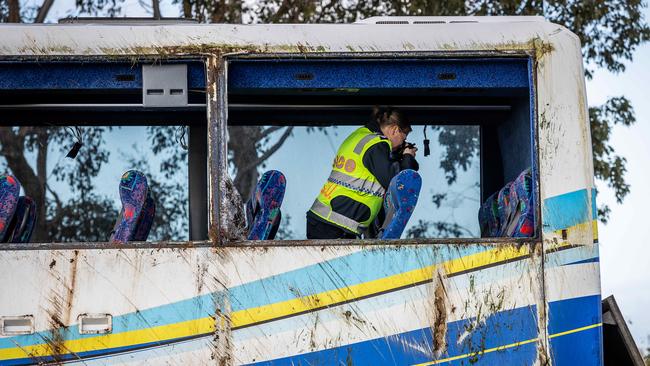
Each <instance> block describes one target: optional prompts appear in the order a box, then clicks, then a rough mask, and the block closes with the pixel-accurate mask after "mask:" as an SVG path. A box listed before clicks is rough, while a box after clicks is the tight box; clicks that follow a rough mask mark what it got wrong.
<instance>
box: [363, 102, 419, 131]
mask: <svg viewBox="0 0 650 366" xmlns="http://www.w3.org/2000/svg"><path fill="white" fill-rule="evenodd" d="M372 119H373V120H375V121H377V123H378V124H379V127H380V128H382V127H386V126H393V125H395V126H397V127H399V129H400V130H402V131H404V132H406V133H408V132H411V124H410V123H409V122H408V121H407V119H406V116H404V113H402V112H401V111H400V110H399V109H397V108H393V107H379V106H375V107H374V108H373V109H372Z"/></svg>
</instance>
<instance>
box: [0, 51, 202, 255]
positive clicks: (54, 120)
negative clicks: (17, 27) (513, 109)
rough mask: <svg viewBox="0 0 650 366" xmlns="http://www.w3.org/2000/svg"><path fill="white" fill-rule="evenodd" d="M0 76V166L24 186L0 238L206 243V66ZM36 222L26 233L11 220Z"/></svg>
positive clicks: (29, 67) (61, 65) (33, 68)
mask: <svg viewBox="0 0 650 366" xmlns="http://www.w3.org/2000/svg"><path fill="white" fill-rule="evenodd" d="M167 66H169V67H167ZM170 73H173V74H174V76H175V77H174V78H171V77H170V78H167V76H166V75H168V74H170ZM0 74H1V76H2V80H3V82H2V83H0V100H1V101H2V102H1V104H0V108H1V109H2V110H3V115H4V117H5V118H3V122H2V123H3V124H2V126H0V144H1V146H2V149H1V151H0V155H1V156H0V171H2V172H5V174H4V175H3V177H10V178H9V179H11V180H13V179H15V180H16V181H17V182H18V184H19V185H20V187H21V188H20V191H19V192H17V193H16V194H15V195H16V196H17V197H16V198H17V199H18V200H20V201H18V200H17V201H16V209H15V211H12V212H13V213H12V214H11V215H6V216H8V218H7V219H6V220H4V218H2V217H0V219H1V220H0V221H1V222H2V223H5V221H6V224H7V225H8V226H10V227H9V228H8V229H6V230H5V231H6V232H3V233H2V234H3V236H4V238H3V239H0V240H3V241H5V242H14V243H20V242H25V241H29V242H108V241H114V242H127V241H185V240H190V239H191V240H203V239H207V231H208V230H207V197H208V193H207V169H206V167H207V137H206V135H207V132H206V131H207V121H206V111H205V71H204V66H203V63H202V62H180V63H172V64H171V65H151V64H146V63H141V64H135V63H133V62H118V61H110V62H101V61H94V62H85V63H77V62H62V61H57V62H46V61H40V62H38V63H37V62H22V63H15V64H14V63H6V64H4V65H3V68H2V69H1V70H0ZM26 75H28V76H29V77H26ZM71 75H72V76H74V77H71ZM179 75H180V77H179ZM166 79H172V80H175V81H174V82H176V83H178V84H179V85H167V84H165V83H166ZM178 80H181V82H178ZM3 194H4V193H3ZM9 201H11V200H9ZM9 201H6V202H9ZM24 202H33V203H30V204H31V206H30V205H24ZM25 210H27V211H25ZM30 210H31V213H32V215H34V214H35V217H33V218H32V217H31V216H30ZM26 212H27V213H26ZM21 215H22V216H21ZM9 216H11V217H9ZM23 216H24V217H23ZM3 220H4V221H3ZM21 220H23V221H21ZM32 223H33V231H32V232H31V236H30V235H28V234H29V233H28V232H27V231H24V230H23V231H20V232H19V231H18V228H17V227H16V225H18V226H20V225H23V226H25V225H26V226H29V225H32ZM0 226H1V225H0ZM21 235H22V237H23V238H22V239H21V238H18V237H19V236H21ZM122 236H124V237H122Z"/></svg>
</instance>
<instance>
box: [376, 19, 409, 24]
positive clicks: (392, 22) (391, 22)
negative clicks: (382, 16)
mask: <svg viewBox="0 0 650 366" xmlns="http://www.w3.org/2000/svg"><path fill="white" fill-rule="evenodd" d="M375 24H409V22H408V21H407V20H378V21H377V22H375Z"/></svg>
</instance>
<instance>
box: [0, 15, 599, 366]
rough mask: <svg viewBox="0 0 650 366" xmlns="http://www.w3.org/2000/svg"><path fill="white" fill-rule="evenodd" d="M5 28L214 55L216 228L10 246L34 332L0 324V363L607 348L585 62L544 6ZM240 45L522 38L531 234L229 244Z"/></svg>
mask: <svg viewBox="0 0 650 366" xmlns="http://www.w3.org/2000/svg"><path fill="white" fill-rule="evenodd" d="M473 19H477V18H473ZM0 27H1V29H2V32H3V40H2V41H1V42H0V57H3V58H30V59H31V58H38V59H40V60H47V59H49V58H53V59H65V58H66V57H74V58H76V59H83V58H95V59H96V58H112V59H115V58H119V59H133V58H136V59H141V58H142V59H150V58H154V59H157V58H174V57H180V56H186V55H193V56H201V57H203V58H204V59H205V60H206V64H207V66H206V67H207V70H208V84H207V85H208V88H207V92H208V101H209V103H208V124H209V128H208V135H209V136H208V137H209V141H210V144H209V169H210V170H209V173H210V182H209V183H210V192H211V194H210V197H211V199H210V202H209V208H210V212H211V213H212V216H211V218H210V222H211V224H210V225H211V226H210V239H211V241H210V242H195V243H159V244H154V245H142V244H132V245H127V246H123V247H116V246H111V245H108V244H105V243H75V244H66V245H54V244H51V245H49V244H39V245H35V246H32V247H30V246H25V245H7V246H5V247H4V248H0V289H4V290H3V291H10V293H11V295H10V296H2V297H1V298H0V317H4V316H14V317H15V316H24V315H31V316H33V321H34V324H33V325H34V330H35V333H34V334H31V335H10V334H9V335H0V364H14V363H15V364H20V363H26V364H29V363H39V362H70V363H75V362H79V363H84V364H141V363H151V364H197V365H201V364H206V365H207V364H218V365H232V364H266V365H270V364H273V365H283V364H287V365H290V364H291V365H293V364H300V363H302V364H355V365H364V364H373V365H376V364H412V365H433V364H442V363H444V364H449V363H451V364H472V363H479V364H498V363H501V364H542V365H546V364H560V365H562V364H572V357H580V356H581V357H582V358H581V362H582V364H594V365H600V364H602V356H601V352H602V351H601V343H602V339H601V336H600V331H599V326H600V322H601V320H600V305H599V299H600V285H599V274H598V246H597V245H595V244H594V243H595V242H597V231H596V227H595V224H594V222H595V219H596V216H595V213H594V210H593V207H594V193H593V192H594V191H593V188H594V182H593V166H592V160H591V144H590V139H591V138H590V135H589V125H588V120H587V114H586V111H587V104H586V98H585V92H584V89H585V86H584V77H583V75H584V74H583V68H582V59H581V53H580V44H579V41H578V40H577V37H575V35H573V34H571V33H570V32H568V31H566V30H565V29H564V28H562V27H560V26H557V25H554V24H551V23H547V22H544V21H540V19H539V18H516V19H512V20H507V19H501V20H498V21H493V20H492V21H486V22H482V21H479V22H477V23H456V24H444V25H440V24H428V25H427V24H418V25H373V24H354V25H326V26H325V25H255V26H241V25H191V26H188V25H183V26H163V27H154V26H139V27H138V31H137V32H134V30H133V27H131V26H106V25H102V26H83V27H80V26H58V25H49V26H38V27H37V26H15V25H0ZM441 29H443V30H444V31H441ZM342 34H343V35H345V37H341V35H342ZM234 54H237V55H239V56H249V57H259V56H265V55H266V56H268V55H273V56H274V57H281V56H291V55H294V56H295V55H298V56H301V57H319V56H323V55H324V56H328V57H332V56H336V57H352V56H359V57H368V56H384V57H386V56H389V57H399V56H412V55H417V56H423V55H424V56H437V57H450V56H453V57H461V56H463V55H482V56H490V55H499V56H504V55H518V56H522V55H523V56H531V57H532V58H533V60H534V73H535V77H534V80H535V86H534V90H535V93H536V97H537V98H536V106H535V113H534V115H535V117H536V123H537V129H536V133H537V141H536V144H535V145H536V149H537V152H538V155H537V156H538V164H539V166H538V168H539V197H540V206H541V207H540V214H541V218H542V220H541V221H542V222H541V224H542V232H541V238H540V240H532V241H531V242H525V241H522V240H518V241H508V240H506V239H500V240H499V239H495V240H490V241H489V242H479V240H412V241H400V242H373V241H356V242H355V241H348V242H345V241H343V242H338V243H330V242H327V241H322V242H305V241H298V242H284V243H268V245H266V246H259V245H258V244H259V243H253V242H243V241H241V242H235V243H233V242H232V240H236V239H237V238H240V237H241V225H240V223H241V217H239V216H238V215H237V212H239V211H238V210H237V207H240V204H241V203H240V202H238V201H237V200H236V199H235V198H236V197H234V195H233V192H234V190H233V189H232V186H231V185H229V182H228V180H227V177H226V176H225V172H226V171H227V169H226V156H225V121H226V115H225V113H226V111H225V108H224V106H225V96H226V92H225V88H224V85H226V83H225V77H226V75H225V64H224V59H223V57H225V56H229V55H234ZM568 208H570V209H568ZM30 249H33V250H30ZM5 293H6V292H5ZM80 314H110V315H112V330H111V332H110V333H108V334H100V335H98V334H88V335H86V334H84V335H82V334H80V333H79V329H78V326H79V325H78V323H77V319H78V318H79V315H80ZM564 314H571V316H566V315H564ZM3 331H4V330H3ZM567 345H572V347H567ZM567 350H568V351H567Z"/></svg>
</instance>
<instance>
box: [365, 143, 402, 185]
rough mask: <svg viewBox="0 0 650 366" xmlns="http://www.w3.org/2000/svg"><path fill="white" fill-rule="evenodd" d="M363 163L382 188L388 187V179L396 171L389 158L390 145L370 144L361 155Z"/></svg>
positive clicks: (391, 177)
mask: <svg viewBox="0 0 650 366" xmlns="http://www.w3.org/2000/svg"><path fill="white" fill-rule="evenodd" d="M362 161H363V165H364V166H365V167H366V168H368V170H370V173H372V175H374V176H375V178H377V180H378V181H379V184H381V186H382V187H384V189H388V185H389V184H390V180H391V179H393V177H394V176H395V175H396V174H397V173H398V172H397V171H396V169H395V168H394V165H393V162H392V161H391V160H390V147H389V145H388V144H387V143H383V142H382V143H379V144H375V145H373V146H371V147H370V148H369V149H368V150H366V153H365V154H364V155H363V160H362Z"/></svg>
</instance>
